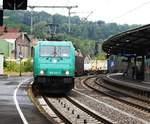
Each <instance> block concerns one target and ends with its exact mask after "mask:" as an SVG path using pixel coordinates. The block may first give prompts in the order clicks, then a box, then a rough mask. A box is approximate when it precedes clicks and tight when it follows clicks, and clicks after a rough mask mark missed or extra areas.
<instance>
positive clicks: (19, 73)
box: [19, 58, 21, 77]
mask: <svg viewBox="0 0 150 124" xmlns="http://www.w3.org/2000/svg"><path fill="white" fill-rule="evenodd" d="M19 76H20V77H21V58H20V73H19Z"/></svg>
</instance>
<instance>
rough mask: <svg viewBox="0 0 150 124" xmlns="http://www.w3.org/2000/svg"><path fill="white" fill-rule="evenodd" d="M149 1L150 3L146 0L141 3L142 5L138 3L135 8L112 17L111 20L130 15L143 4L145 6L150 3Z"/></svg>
mask: <svg viewBox="0 0 150 124" xmlns="http://www.w3.org/2000/svg"><path fill="white" fill-rule="evenodd" d="M149 3H150V1H147V2H144V3H142V4H140V5H138V6H136V7H134V8H132V9H130V10H128V11H126V12H125V13H123V14H121V15H119V16H117V17H115V18H113V19H111V21H110V22H112V21H114V20H116V19H119V18H122V17H124V16H126V15H128V14H130V13H132V12H134V11H136V10H138V9H140V8H142V7H143V6H145V5H147V4H149Z"/></svg>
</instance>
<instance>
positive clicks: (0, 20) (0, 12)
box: [0, 9, 3, 26]
mask: <svg viewBox="0 0 150 124" xmlns="http://www.w3.org/2000/svg"><path fill="white" fill-rule="evenodd" d="M0 26H3V10H2V9H0Z"/></svg>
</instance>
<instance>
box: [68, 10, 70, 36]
mask: <svg viewBox="0 0 150 124" xmlns="http://www.w3.org/2000/svg"><path fill="white" fill-rule="evenodd" d="M70 10H71V8H68V15H69V17H68V33H70V26H71V25H70V15H71V12H70Z"/></svg>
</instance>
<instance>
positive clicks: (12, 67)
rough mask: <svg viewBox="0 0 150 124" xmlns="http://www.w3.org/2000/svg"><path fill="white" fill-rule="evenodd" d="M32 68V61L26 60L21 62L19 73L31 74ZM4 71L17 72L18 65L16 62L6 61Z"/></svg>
mask: <svg viewBox="0 0 150 124" xmlns="http://www.w3.org/2000/svg"><path fill="white" fill-rule="evenodd" d="M32 66H33V63H32V59H31V58H28V59H27V60H26V61H22V62H21V71H22V72H32ZM4 69H5V71H6V72H19V71H20V64H18V63H16V61H6V62H5V67H4Z"/></svg>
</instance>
